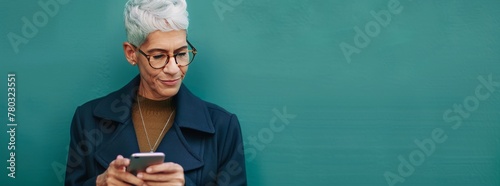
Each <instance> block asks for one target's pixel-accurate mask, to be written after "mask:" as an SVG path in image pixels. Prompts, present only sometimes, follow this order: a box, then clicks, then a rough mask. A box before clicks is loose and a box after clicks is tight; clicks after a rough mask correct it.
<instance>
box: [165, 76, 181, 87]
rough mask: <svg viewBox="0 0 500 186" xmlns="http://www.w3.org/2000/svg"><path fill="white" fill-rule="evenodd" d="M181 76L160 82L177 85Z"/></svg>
mask: <svg viewBox="0 0 500 186" xmlns="http://www.w3.org/2000/svg"><path fill="white" fill-rule="evenodd" d="M180 79H181V78H177V79H169V80H160V82H161V83H162V84H164V85H168V86H173V85H176V84H177V82H179V80H180Z"/></svg>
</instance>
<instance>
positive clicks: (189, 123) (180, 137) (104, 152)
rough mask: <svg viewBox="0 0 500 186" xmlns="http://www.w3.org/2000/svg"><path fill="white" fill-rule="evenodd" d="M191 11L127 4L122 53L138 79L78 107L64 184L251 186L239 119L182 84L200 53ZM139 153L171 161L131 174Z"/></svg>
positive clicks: (178, 1)
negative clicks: (192, 38) (191, 33)
mask: <svg viewBox="0 0 500 186" xmlns="http://www.w3.org/2000/svg"><path fill="white" fill-rule="evenodd" d="M186 7H187V5H186V2H185V0H129V1H128V2H127V4H126V5H125V13H124V16H125V27H126V31H127V39H128V42H125V43H124V44H123V50H124V52H125V57H126V58H127V61H128V62H129V63H130V64H131V65H132V66H137V67H138V69H139V75H138V76H137V77H136V78H134V79H133V80H132V81H130V83H128V84H127V85H125V86H124V87H123V88H121V89H119V90H117V91H115V92H113V93H111V94H109V95H107V96H104V97H102V98H98V99H95V100H92V101H90V102H87V103H85V104H83V105H82V106H79V107H78V108H77V109H76V112H75V115H74V117H73V121H72V125H71V141H70V149H69V154H68V163H67V170H66V181H65V183H66V185H130V184H132V185H246V172H245V158H244V153H243V142H242V137H241V131H240V125H239V122H238V119H237V117H236V116H235V115H234V114H231V113H229V112H227V111H226V110H224V109H223V108H221V107H219V106H217V105H215V104H211V103H208V102H205V101H203V100H201V99H199V98H198V97H196V96H195V95H193V94H192V93H191V92H190V91H189V90H188V89H187V88H186V87H185V86H184V85H183V84H182V80H183V79H184V77H185V76H186V73H187V71H188V65H189V64H191V62H192V61H193V59H194V57H195V55H196V52H197V51H196V49H195V48H194V47H193V45H192V44H191V43H190V42H189V41H187V35H186V34H187V33H186V30H187V28H188V25H189V22H188V13H187V10H186ZM136 152H163V153H165V163H163V164H158V165H152V166H150V167H149V168H148V169H147V170H146V171H145V172H141V173H138V174H137V175H134V174H131V173H129V172H127V170H126V168H127V166H128V165H129V163H130V160H129V159H127V158H125V157H129V156H130V155H131V154H132V153H136Z"/></svg>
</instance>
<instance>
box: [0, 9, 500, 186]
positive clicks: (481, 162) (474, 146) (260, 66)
mask: <svg viewBox="0 0 500 186" xmlns="http://www.w3.org/2000/svg"><path fill="white" fill-rule="evenodd" d="M47 1H48V0H39V1H28V0H20V1H15V0H1V1H0V2H1V3H0V4H1V5H0V24H1V26H0V36H1V42H0V51H1V52H0V54H1V57H0V65H1V70H0V72H1V74H0V85H2V86H1V87H3V88H1V89H2V90H1V91H0V92H1V94H0V100H1V105H0V111H1V112H3V113H0V121H1V122H0V126H2V127H0V129H1V130H2V131H4V132H0V134H1V135H0V136H1V138H0V148H1V149H2V150H1V151H0V152H2V153H1V154H0V158H1V159H0V160H2V162H4V163H3V164H1V165H2V167H4V168H2V170H3V171H0V173H2V174H1V175H0V180H1V181H0V182H1V183H2V185H62V184H63V183H62V182H61V181H62V180H60V179H59V178H61V177H60V176H63V175H60V174H58V172H57V171H55V170H57V169H54V168H53V165H55V167H58V165H64V164H65V162H66V156H67V147H68V143H69V127H70V121H71V117H72V116H73V113H74V110H75V109H76V107H77V106H78V105H81V104H83V103H84V102H86V101H88V100H91V99H94V98H97V97H100V96H104V95H106V94H108V93H110V92H111V91H114V90H116V89H118V88H120V87H122V86H123V85H124V84H125V83H127V82H128V81H129V80H130V79H131V78H133V77H134V76H135V75H136V74H137V73H138V72H137V69H136V68H135V67H131V66H130V65H129V64H128V63H127V62H126V60H125V58H124V55H123V51H122V47H121V44H122V42H123V41H125V32H124V26H123V15H122V14H123V13H122V12H123V7H124V4H125V2H126V1H125V0H113V1H97V0H91V1H69V2H68V3H65V4H59V9H58V11H57V12H56V14H55V15H54V16H48V19H47V21H48V22H46V23H45V24H42V26H41V27H39V28H38V32H37V33H36V35H34V36H33V37H31V38H27V40H28V43H26V44H20V45H19V46H18V49H19V51H18V52H17V53H16V52H15V50H14V48H13V46H12V45H11V43H10V41H9V39H8V34H9V33H10V32H12V33H15V34H18V35H20V36H23V35H22V32H21V28H22V27H23V24H24V23H23V21H22V18H23V17H26V18H27V19H28V20H31V21H32V20H33V16H34V15H37V14H36V13H37V12H41V11H43V9H42V8H41V7H40V6H39V5H38V2H47ZM61 2H62V1H61ZM388 3H390V0H364V1H323V0H322V1H311V0H308V1H304V0H273V1H269V0H204V1H201V0H200V1H193V0H190V1H188V4H189V5H188V10H189V13H190V21H191V22H190V29H189V39H190V41H191V42H192V43H193V44H194V45H195V46H196V47H197V49H198V50H199V55H197V57H196V60H195V62H194V63H193V64H192V66H190V68H189V72H188V76H187V79H186V81H185V84H186V85H187V86H188V87H189V88H190V89H191V90H192V91H193V92H194V93H195V94H197V95H198V96H200V97H201V98H203V99H205V100H207V101H210V102H214V103H217V104H219V105H221V106H223V107H224V108H226V109H228V110H230V111H231V112H234V113H236V114H237V115H238V117H239V119H240V122H241V125H242V130H243V136H244V141H245V142H246V147H245V150H246V152H247V154H250V153H251V155H252V156H247V171H248V182H249V184H250V185H371V186H375V185H390V184H389V183H388V182H387V180H386V178H385V177H384V173H386V172H387V171H390V172H392V173H394V174H396V175H399V173H398V166H399V165H400V163H401V160H399V159H398V156H400V155H401V157H403V158H404V159H406V160H408V159H409V156H411V155H412V154H413V155H415V154H417V155H418V152H421V151H419V147H418V146H417V145H416V144H415V143H414V141H415V140H420V141H422V140H424V139H431V135H432V131H433V130H435V129H436V130H439V129H442V131H444V134H443V135H446V137H447V138H446V140H445V141H444V142H443V143H436V142H434V143H435V149H434V151H433V152H432V153H431V154H430V155H428V156H427V155H426V156H424V157H423V158H424V159H423V160H418V158H417V159H415V161H420V162H419V163H422V164H421V165H419V166H414V172H412V173H411V174H410V175H405V177H402V178H404V179H405V180H404V182H398V183H397V184H395V185H436V186H437V185H440V186H441V185H491V186H498V185H500V157H499V156H500V148H499V147H500V87H496V89H495V90H496V91H494V92H488V91H487V89H482V90H481V91H482V93H484V94H486V93H488V94H490V96H489V97H488V98H487V99H485V100H481V101H479V102H478V105H474V106H477V108H474V109H472V111H470V112H468V113H467V114H470V116H469V117H467V118H462V121H463V122H462V125H461V126H460V127H458V128H457V129H453V128H452V126H453V124H454V123H455V122H451V123H450V122H446V121H445V120H444V119H443V115H444V113H445V112H446V111H447V110H449V109H453V105H454V104H456V105H463V104H464V101H465V102H466V104H471V103H474V102H471V100H474V99H472V98H473V97H471V96H474V95H475V90H476V87H478V86H482V84H481V82H480V81H479V80H478V77H480V76H482V77H484V78H485V79H488V76H489V75H491V77H492V79H493V81H495V82H500V64H499V62H500V52H499V51H500V43H499V41H500V40H499V31H500V2H499V1H497V0H477V1H465V0H456V1H454V0H443V1H430V0H428V1H417V0H414V1H411V0H401V1H400V7H401V11H400V12H399V14H391V19H390V22H389V23H388V24H387V25H386V26H380V23H377V22H374V21H376V19H375V18H374V17H373V16H372V15H371V13H370V12H371V11H375V12H381V11H385V10H388V9H389V8H388ZM214 4H216V5H218V8H216V7H215V6H214ZM42 18H43V17H42ZM386 18H387V17H386ZM43 21H44V20H43V19H39V20H38V22H39V23H40V22H42V23H43ZM366 25H369V31H371V32H374V33H372V35H374V37H369V39H370V42H369V43H368V44H367V43H364V44H365V45H366V46H363V47H362V48H359V50H360V51H359V53H353V54H352V55H351V61H350V62H349V61H348V60H347V59H346V57H345V56H344V53H343V52H342V50H341V48H340V44H341V43H343V42H345V43H347V44H349V45H352V46H353V47H356V45H355V42H354V39H355V38H356V34H357V33H356V32H355V29H354V28H355V27H359V28H360V29H361V30H363V31H364V32H366V31H365V26H366ZM370 25H371V26H370ZM376 25H378V26H379V28H380V29H379V30H377V26H376ZM370 29H371V30H370ZM377 31H378V32H377ZM358 46H359V45H358ZM8 73H15V74H16V77H17V81H16V83H17V84H16V88H17V90H16V101H17V111H16V119H17V123H18V127H17V129H16V153H17V154H16V178H15V179H11V178H9V177H7V173H8V170H6V168H5V167H7V166H8V165H7V163H6V161H5V160H7V159H8V151H7V143H8V140H9V139H8V136H7V133H6V132H5V131H7V130H8V128H7V126H6V124H7V119H6V115H7V113H6V112H7V74H8ZM285 109H286V112H287V113H288V114H289V115H294V116H295V117H294V118H292V117H291V116H289V117H290V118H285V120H281V119H283V118H281V119H280V118H279V117H277V114H276V112H275V111H276V110H277V111H279V112H281V113H283V112H284V110H285ZM273 110H275V111H273ZM450 116H455V117H459V115H458V114H457V113H452V114H450ZM285 122H287V124H286V125H285ZM272 126H280V127H284V128H282V129H281V130H275V131H273V130H271V128H272ZM253 138H257V139H258V140H260V141H258V143H259V144H258V146H255V145H252V144H250V142H251V139H253ZM428 147H429V146H428Z"/></svg>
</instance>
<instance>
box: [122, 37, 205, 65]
mask: <svg viewBox="0 0 500 186" xmlns="http://www.w3.org/2000/svg"><path fill="white" fill-rule="evenodd" d="M186 41H187V43H188V45H189V47H191V48H192V50H188V51H187V52H188V53H189V52H191V53H193V58H191V60H190V61H189V63H188V64H187V65H179V63H178V62H177V56H178V55H179V54H180V53H177V54H174V56H170V55H168V54H167V60H165V64H164V65H163V66H161V67H154V66H153V65H151V60H150V59H151V55H148V54H146V53H145V52H144V51H142V50H141V49H140V48H139V47H136V46H135V45H133V44H131V45H132V46H133V47H135V48H137V50H138V51H139V53H141V54H142V55H143V56H144V57H146V59H148V64H149V66H150V67H151V68H154V69H162V68H165V66H167V64H168V62H169V61H170V58H172V57H174V60H175V64H177V65H178V66H181V67H186V66H188V65H190V64H191V63H192V62H193V61H194V57H195V56H196V54H197V53H198V50H196V48H195V47H194V46H193V45H192V44H191V43H190V42H189V41H188V40H186Z"/></svg>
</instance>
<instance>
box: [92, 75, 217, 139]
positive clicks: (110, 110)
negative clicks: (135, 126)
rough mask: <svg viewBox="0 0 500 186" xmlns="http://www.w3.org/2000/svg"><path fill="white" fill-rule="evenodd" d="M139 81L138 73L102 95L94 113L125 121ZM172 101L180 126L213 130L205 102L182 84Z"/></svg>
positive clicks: (211, 131) (120, 121)
mask: <svg viewBox="0 0 500 186" xmlns="http://www.w3.org/2000/svg"><path fill="white" fill-rule="evenodd" d="M139 82H140V76H139V75H138V76H136V77H135V78H134V79H133V80H132V81H130V82H129V83H128V84H127V85H125V86H124V87H123V88H121V89H120V90H118V91H116V92H113V93H111V94H109V95H108V96H106V97H104V98H103V99H102V100H101V101H100V102H99V103H98V104H97V106H96V107H95V109H94V115H95V116H97V117H100V118H104V119H109V120H112V121H116V122H118V123H126V121H127V120H129V119H131V113H130V111H131V110H132V103H133V102H134V100H135V98H136V97H137V90H138V89H139ZM174 103H175V105H176V111H177V114H176V115H175V123H177V124H178V125H179V127H180V128H189V129H193V130H197V131H200V132H205V133H210V134H213V133H214V132H215V129H214V125H213V123H212V120H211V119H210V113H209V112H208V109H207V108H206V105H205V102H204V101H203V100H201V99H200V98H198V97H197V96H195V95H193V94H192V93H191V91H189V90H188V89H187V87H186V86H185V85H184V84H182V85H181V87H180V89H179V92H178V93H177V95H175V97H174Z"/></svg>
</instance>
